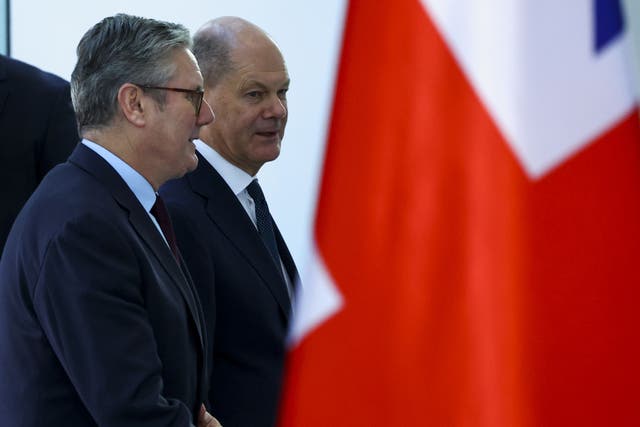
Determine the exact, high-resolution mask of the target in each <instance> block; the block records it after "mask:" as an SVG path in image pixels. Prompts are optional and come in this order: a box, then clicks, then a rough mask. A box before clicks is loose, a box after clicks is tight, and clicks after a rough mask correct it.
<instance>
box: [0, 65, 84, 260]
mask: <svg viewBox="0 0 640 427" xmlns="http://www.w3.org/2000/svg"><path fill="white" fill-rule="evenodd" d="M78 141H79V137H78V131H77V125H76V116H75V114H74V112H73V107H72V106H71V96H70V95H69V83H68V82H66V81H65V80H63V79H62V78H60V77H58V76H56V75H53V74H51V73H47V72H45V71H42V70H40V69H38V68H36V67H34V66H32V65H29V64H25V63H24V62H20V61H18V60H15V59H12V58H9V57H7V56H4V55H0V194H2V203H0V256H1V255H2V249H3V247H4V244H5V241H6V240H7V235H8V234H9V230H10V229H11V224H13V221H14V220H15V218H16V216H17V215H18V212H20V209H21V208H22V206H23V205H24V204H25V202H26V201H27V199H28V198H29V196H30V195H31V193H33V191H34V190H35V189H36V187H37V186H38V184H39V183H40V181H42V178H43V177H44V176H45V174H46V173H47V172H48V171H49V170H50V169H51V168H52V167H54V166H55V165H56V164H58V163H62V162H64V161H65V160H66V159H67V157H68V156H69V154H71V151H72V150H73V148H74V147H75V146H76V145H77V143H78Z"/></svg>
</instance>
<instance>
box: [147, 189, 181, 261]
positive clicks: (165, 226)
mask: <svg viewBox="0 0 640 427" xmlns="http://www.w3.org/2000/svg"><path fill="white" fill-rule="evenodd" d="M150 212H151V215H153V216H154V217H155V218H156V221H158V225H159V226H160V229H161V230H162V233H163V234H164V237H165V239H167V243H168V244H169V248H171V252H173V256H174V257H175V259H176V261H178V263H179V262H180V261H179V260H180V256H179V255H178V253H179V252H178V245H177V243H176V235H175V233H174V232H173V226H172V225H171V218H169V212H168V211H167V207H166V206H165V204H164V201H162V197H160V195H158V194H156V202H155V203H154V204H153V206H152V207H151V211H150Z"/></svg>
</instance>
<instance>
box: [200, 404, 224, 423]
mask: <svg viewBox="0 0 640 427" xmlns="http://www.w3.org/2000/svg"><path fill="white" fill-rule="evenodd" d="M198 427H222V424H220V423H219V422H218V420H216V419H215V418H214V417H213V415H211V414H210V413H208V412H207V408H205V407H204V404H202V406H200V413H199V414H198Z"/></svg>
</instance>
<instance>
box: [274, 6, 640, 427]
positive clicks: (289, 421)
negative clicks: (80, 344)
mask: <svg viewBox="0 0 640 427" xmlns="http://www.w3.org/2000/svg"><path fill="white" fill-rule="evenodd" d="M496 2H497V3H501V0H496V1H494V3H496ZM443 3H448V4H449V6H446V5H445V6H442V4H443ZM455 3H456V2H437V1H426V0H425V1H423V2H420V1H418V0H394V1H393V2H370V1H365V0H352V1H350V3H349V7H348V12H347V19H346V24H345V33H344V40H343V50H342V54H341V61H340V67H339V72H338V77H337V83H336V95H335V102H334V107H333V115H332V121H331V124H330V131H329V136H328V146H327V152H326V159H325V166H324V175H323V179H322V185H321V192H320V196H319V202H318V207H317V220H316V226H315V232H314V239H315V251H316V252H315V253H316V256H317V258H316V260H315V262H316V263H317V264H318V265H319V266H320V267H318V268H317V270H319V271H321V272H322V274H318V275H316V276H314V277H311V278H310V279H308V280H307V281H304V280H303V283H304V287H305V290H304V294H303V295H302V296H301V297H300V305H299V312H298V313H296V316H297V321H298V322H301V323H305V322H306V325H303V326H302V327H299V328H297V329H295V330H294V338H293V343H292V347H291V352H290V357H289V366H288V373H287V379H286V387H285V392H284V396H283V406H282V411H281V420H280V425H281V426H284V427H289V426H298V427H300V426H304V427H314V426H332V427H338V426H350V427H353V426H378V425H390V426H569V425H580V426H603V425H616V426H623V425H625V426H626V425H629V426H631V425H640V411H638V409H637V407H638V392H637V384H639V383H640V363H639V362H638V361H639V360H640V327H639V326H638V325H639V324H640V310H639V309H638V301H639V300H640V288H639V286H638V285H639V284H640V145H639V144H640V132H639V126H638V118H637V111H636V108H635V103H634V102H635V101H633V99H632V98H633V97H632V95H631V89H630V87H631V86H630V85H627V83H628V82H629V80H628V75H608V74H606V73H601V72H600V71H601V69H602V68H603V67H604V65H602V61H609V60H610V59H611V57H613V55H614V53H615V52H614V53H612V52H613V51H614V50H615V49H617V47H616V46H617V44H616V43H618V42H620V41H621V40H622V39H623V33H621V32H620V31H618V32H617V33H616V32H615V31H613V32H611V31H610V32H609V34H613V36H612V38H611V39H610V40H611V41H607V39H606V33H604V34H605V36H603V37H605V38H604V39H600V40H604V42H601V43H600V44H599V45H597V46H596V45H595V44H594V43H593V40H594V39H589V40H586V41H584V43H582V42H580V43H582V44H580V46H582V47H581V48H579V49H578V48H577V49H576V51H580V49H585V51H584V56H585V57H586V58H588V61H591V62H593V64H594V65H593V68H594V69H597V70H598V71H597V72H595V74H593V75H594V76H595V77H593V80H586V79H587V78H586V77H585V75H587V74H588V73H587V71H583V70H585V68H587V66H586V65H580V66H579V67H578V68H577V70H578V71H576V72H575V74H573V75H570V73H568V72H566V70H565V68H566V66H568V65H567V64H565V63H564V62H563V61H565V59H564V57H559V56H557V55H554V53H555V52H554V51H553V50H550V48H546V49H540V52H538V53H539V54H540V55H542V56H543V57H544V58H547V60H548V61H556V63H555V64H556V66H557V67H556V68H552V69H551V70H552V71H548V74H550V75H551V74H553V75H556V74H557V75H559V76H560V77H559V78H558V79H557V81H556V82H555V84H556V86H557V88H558V89H555V88H552V89H550V90H548V91H547V90H546V89H545V88H544V86H545V85H546V82H547V81H548V80H549V79H552V77H549V76H546V75H543V77H544V78H545V79H546V80H544V81H542V80H540V81H537V83H534V84H531V85H528V84H527V80H526V79H525V78H522V79H520V80H518V78H514V80H510V79H511V77H508V78H504V79H503V78H498V77H499V76H496V75H493V74H492V72H493V71H492V70H498V71H500V70H502V69H503V68H504V67H503V65H504V63H503V62H501V61H503V59H501V58H500V55H501V54H502V53H504V52H502V53H501V52H491V49H488V50H487V51H486V52H484V53H486V54H487V55H489V56H487V57H483V59H484V60H486V61H488V65H486V66H485V65H482V64H481V65H480V66H479V69H480V71H478V67H476V64H477V62H478V61H477V60H478V58H480V57H478V56H475V57H474V56H473V55H471V56H469V55H467V54H466V53H465V52H466V50H465V49H467V50H468V46H471V47H472V50H473V49H475V48H477V46H476V45H477V44H478V45H479V44H481V43H482V40H481V39H480V38H476V35H477V34H476V33H474V31H477V30H479V29H484V30H492V29H493V30H496V29H497V30H498V31H499V30H500V29H501V28H502V29H505V28H506V29H505V31H507V30H508V28H511V27H508V26H507V27H501V26H500V23H496V24H495V25H494V23H492V22H491V21H487V22H484V23H483V24H482V25H480V26H478V25H476V24H474V22H473V19H474V17H476V16H477V15H482V16H480V17H481V18H482V17H484V16H485V15H486V14H481V13H479V12H478V10H474V9H473V8H470V9H466V12H465V7H470V6H469V4H467V5H466V6H465V5H464V4H462V5H461V4H457V5H456V4H455ZM461 3H465V2H461ZM466 3H469V2H466ZM502 3H503V4H506V3H510V2H506V3H505V2H504V1H502ZM515 3H522V4H525V5H527V7H529V8H530V9H531V8H534V6H533V5H541V4H544V6H545V7H551V8H554V7H555V9H560V8H561V6H557V5H556V6H557V7H556V6H554V2H550V1H547V0H545V1H541V2H533V1H532V2H522V1H521V2H515ZM587 3H588V2H585V6H584V9H585V12H584V16H585V17H587V16H589V17H592V16H594V14H595V13H596V12H597V10H598V9H597V8H596V9H592V6H593V5H595V4H596V3H599V2H593V3H588V4H587ZM609 3H612V4H613V3H615V2H609ZM447 7H449V8H450V9H447ZM535 7H537V6H535ZM541 7H542V6H541ZM581 7H582V6H581ZM524 9H525V10H518V11H515V12H514V13H516V12H517V14H518V16H520V17H524V18H526V19H540V18H541V16H540V14H538V15H536V14H535V13H531V14H530V16H529V14H527V13H524V12H526V11H527V10H526V7H525V8H524ZM565 9H566V8H565ZM492 10H493V12H490V13H488V15H489V16H490V18H491V16H492V15H493V14H495V15H499V13H497V10H498V9H492ZM552 10H553V9H552ZM565 12H567V13H569V15H568V16H573V17H574V19H573V20H569V21H566V22H564V23H563V22H562V20H558V25H559V27H558V28H560V29H562V28H563V27H562V25H566V26H569V24H571V25H574V24H575V23H574V21H575V20H577V21H579V19H577V18H575V16H576V13H575V12H574V11H571V10H569V11H565ZM562 13H564V12H562V11H559V12H558V14H562ZM598 13H599V12H598ZM454 15H455V16H454ZM578 15H579V13H578ZM543 16H547V15H543ZM549 16H550V15H549ZM452 17H453V18H452ZM511 17H513V16H511ZM454 18H455V19H454ZM463 18H465V19H466V18H468V20H465V19H463ZM491 19H492V18H491ZM550 19H551V18H550ZM585 19H586V18H585ZM452 22H453V24H451V23H452ZM501 22H502V21H501ZM504 22H507V23H508V25H511V20H508V19H507V20H505V21H504ZM584 22H588V23H589V25H586V24H585V25H583V27H585V28H584V29H583V30H584V31H583V32H584V33H585V34H586V33H589V34H593V33H594V32H595V31H596V30H597V31H600V33H599V34H603V33H602V31H603V30H602V29H601V28H602V27H601V26H599V24H598V23H597V22H599V21H598V20H597V19H591V18H588V19H587V20H586V21H584ZM516 24H518V23H516ZM520 24H522V22H520ZM591 24H593V25H591ZM451 25H453V26H455V27H456V28H460V30H453V32H452V30H451V28H452V27H451ZM545 25H546V26H547V28H548V25H550V24H549V23H548V22H542V25H541V26H540V28H543V29H544V28H545ZM576 25H577V24H576ZM532 26H533V24H532ZM524 27H526V26H523V27H522V28H524ZM513 28H515V29H519V28H521V27H519V26H518V25H515V24H514V25H513ZM513 28H512V29H513ZM536 28H537V27H536ZM587 29H589V31H587ZM613 29H614V30H615V29H616V28H615V25H614V27H613ZM565 30H566V31H558V32H557V33H556V34H552V36H553V37H556V38H557V40H558V42H557V43H558V44H561V43H562V40H565V39H567V38H569V39H571V40H569V41H570V42H571V43H573V42H574V41H575V40H574V39H577V38H578V37H574V36H575V33H573V32H572V31H571V29H570V28H565ZM618 30H619V29H618ZM455 31H461V32H462V36H458V35H456V34H457V33H455ZM518 31H519V30H518ZM518 31H516V32H515V33H513V34H511V33H508V32H507V33H504V34H502V35H501V36H502V37H507V38H508V37H511V38H512V39H513V40H506V41H505V40H503V39H502V38H500V37H494V38H491V37H490V38H489V40H490V43H494V42H496V43H498V42H497V40H499V43H512V44H513V48H514V49H515V50H514V51H512V52H506V54H507V60H509V61H512V62H510V64H515V65H514V67H513V69H507V70H506V72H507V73H516V74H518V73H519V74H518V75H519V76H520V77H522V76H524V77H527V78H528V77H529V76H532V77H536V78H540V76H533V75H534V74H535V73H534V71H535V67H536V66H537V65H538V62H539V61H537V59H535V58H534V60H532V61H530V62H524V64H527V67H528V66H529V65H531V67H532V69H530V68H527V67H524V66H522V67H519V66H518V64H523V62H522V61H524V57H525V56H527V55H528V54H529V53H535V52H533V51H535V49H524V48H523V49H522V50H518V43H519V41H520V39H519V37H522V38H526V37H523V34H520V33H519V32H518ZM523 31H524V30H523ZM580 34H582V33H580ZM548 36H549V35H548V34H541V35H540V39H544V38H545V37H548ZM465 37H466V39H465ZM461 39H464V40H466V41H464V40H463V41H462V42H460V40H461ZM529 39H530V38H528V39H527V40H529ZM534 42H535V43H537V42H538V41H537V40H534ZM549 42H550V43H551V44H550V45H549V46H552V47H553V46H554V43H555V42H554V40H550V41H549ZM532 43H533V42H532ZM592 46H593V50H589V51H587V48H588V49H591V47H592ZM497 50H499V49H498V48H496V51H497ZM509 53H513V55H511V56H509ZM465 55H466V56H465ZM494 55H497V56H498V57H497V58H496V56H494ZM598 55H602V58H604V59H602V60H600V59H599V58H600V56H598ZM469 58H471V59H469ZM474 58H475V60H476V61H475V62H474ZM492 61H493V62H492ZM591 62H589V64H591ZM589 66H591V65H589ZM474 67H475V68H474ZM622 69H623V67H621V68H620V70H622ZM487 70H488V71H487ZM502 71H504V70H502ZM563 73H564V74H563ZM542 74H544V73H542ZM566 75H569V77H566ZM589 75H591V74H589ZM603 75H606V76H608V77H607V78H601V77H602V76H603ZM516 80H517V83H518V84H517V85H515V86H516V87H519V88H523V87H524V88H525V89H523V91H522V92H521V91H520V89H517V88H516V89H514V90H513V92H511V91H510V89H509V87H507V88H505V87H503V86H508V85H509V84H511V83H513V82H514V81H516ZM581 80H584V81H581ZM485 81H491V84H489V86H487V84H485V83H484V82H485ZM533 81H534V82H536V80H533ZM558 82H559V83H558ZM620 82H623V83H620ZM573 84H583V85H584V86H585V87H589V88H593V90H594V91H595V90H596V87H597V86H598V85H603V86H604V88H603V89H602V90H601V91H600V92H594V93H598V95H597V96H596V98H593V97H591V98H590V97H585V98H580V99H576V100H570V99H568V95H567V94H566V93H565V92H563V90H564V89H563V88H565V87H569V86H571V85H573ZM492 85H493V86H492ZM607 85H610V86H611V87H612V89H610V90H609V89H608V88H607ZM621 85H622V86H624V87H623V88H622V89H620V88H619V87H620V86H621ZM625 85H626V86H625ZM614 87H615V88H614ZM492 88H497V89H496V90H497V92H499V93H501V95H497V97H496V96H494V95H495V93H496V90H493V89H492ZM625 90H627V92H628V95H629V96H628V100H627V101H624V102H622V103H621V104H620V103H618V104H620V105H621V106H620V107H619V108H618V107H616V108H617V109H616V108H614V109H613V110H612V111H614V112H613V113H611V114H609V115H608V116H607V115H606V114H605V116H606V117H605V119H602V120H601V122H598V120H599V119H598V117H601V116H602V115H603V114H604V113H602V112H603V111H604V110H605V109H606V108H608V107H607V104H615V103H617V102H618V101H617V100H616V99H609V98H610V96H609V94H611V93H614V92H615V93H617V92H620V93H623V92H624V91H625ZM500 91H504V92H500ZM616 91H617V92H616ZM583 92H587V91H583V90H576V91H575V93H578V94H580V96H586V95H584V94H583ZM521 95H522V97H521ZM543 95H544V96H543ZM492 97H493V98H492ZM529 97H532V98H535V99H534V101H531V102H532V104H530V105H529V104H527V102H528V99H529ZM525 98H526V99H525ZM505 99H507V101H504V100H505ZM629 100H630V101H629ZM505 102H506V104H504V103H505ZM536 102H537V103H539V104H540V105H541V107H539V108H538V106H537V105H538V104H535V103H536ZM501 103H502V104H501ZM503 104H504V105H507V107H509V108H506V107H503V106H502V105H503ZM563 108H564V109H563ZM554 109H556V110H557V111H556V110H554ZM583 110H584V111H583ZM528 111H535V113H531V114H523V112H528ZM576 111H578V113H576ZM601 113H602V114H601ZM536 114H540V116H536ZM565 114H566V117H565V116H564V115H565ZM545 115H546V116H545ZM532 117H533V120H530V119H532ZM537 117H543V118H542V119H539V120H538V121H536V118H537ZM545 117H546V118H545ZM593 117H595V118H593ZM552 122H553V123H555V124H552ZM513 123H515V124H513ZM574 128H575V132H574ZM523 129H524V130H523ZM584 129H587V130H588V132H586V131H584ZM583 131H584V132H586V134H587V136H584V135H583V134H582V133H581V132H583ZM544 132H547V134H545V133H544ZM584 132H583V133H584ZM573 135H577V136H575V137H574V136H573ZM554 138H556V139H554ZM549 141H552V142H553V143H550V142H549ZM567 141H568V142H567ZM563 144H564V145H563ZM559 147H560V148H559ZM563 147H564V148H563ZM549 152H552V154H548V153H549ZM314 271H315V270H314ZM319 282H322V283H319ZM318 286H320V287H322V286H324V287H325V288H327V287H328V288H331V289H332V291H331V292H333V294H334V296H336V297H335V298H334V304H329V305H331V306H332V309H331V311H330V312H328V314H327V315H325V316H323V315H318V314H317V312H316V314H314V315H311V316H308V315H307V313H309V312H312V311H313V307H314V306H318V305H320V306H322V304H323V293H322V292H318V291H316V290H315V289H317V287H318ZM331 292H329V294H331ZM305 294H306V296H305ZM309 295H313V298H310V297H309ZM309 319H311V320H309Z"/></svg>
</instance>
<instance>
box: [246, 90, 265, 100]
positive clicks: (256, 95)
mask: <svg viewBox="0 0 640 427" xmlns="http://www.w3.org/2000/svg"><path fill="white" fill-rule="evenodd" d="M261 95H262V92H260V91H257V90H253V91H251V92H247V96H248V97H249V98H260V96H261Z"/></svg>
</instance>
